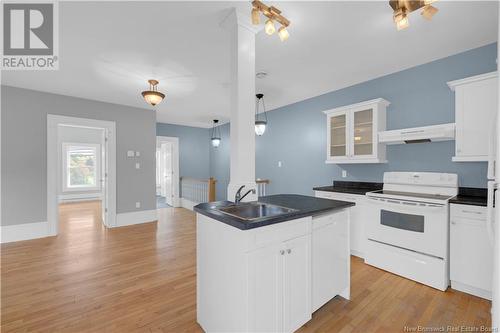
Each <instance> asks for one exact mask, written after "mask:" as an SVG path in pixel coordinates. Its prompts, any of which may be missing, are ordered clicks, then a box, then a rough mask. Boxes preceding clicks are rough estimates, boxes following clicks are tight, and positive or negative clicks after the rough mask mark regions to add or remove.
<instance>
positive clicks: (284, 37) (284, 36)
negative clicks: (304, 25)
mask: <svg viewBox="0 0 500 333" xmlns="http://www.w3.org/2000/svg"><path fill="white" fill-rule="evenodd" d="M278 35H279V36H280V40H281V41H282V42H284V41H286V40H287V39H288V37H290V34H289V33H288V30H287V29H286V27H285V26H282V27H281V28H279V29H278Z"/></svg>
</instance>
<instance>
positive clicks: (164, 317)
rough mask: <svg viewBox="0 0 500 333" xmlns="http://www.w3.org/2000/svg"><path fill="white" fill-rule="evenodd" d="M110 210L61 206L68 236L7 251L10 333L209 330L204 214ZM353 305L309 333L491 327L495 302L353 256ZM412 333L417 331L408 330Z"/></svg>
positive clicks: (343, 305) (338, 305) (319, 320)
mask: <svg viewBox="0 0 500 333" xmlns="http://www.w3.org/2000/svg"><path fill="white" fill-rule="evenodd" d="M99 212H100V203H99V202H86V203H77V204H65V205H61V207H60V216H61V226H60V235H59V236H57V237H50V238H44V239H38V240H31V241H23V242H17V243H10V244H2V246H1V260H2V262H1V292H2V295H1V331H2V332H33V331H36V332H186V331H189V332H200V331H202V330H201V328H200V327H199V326H198V324H197V323H196V303H195V302H196V251H195V243H196V242H195V239H196V233H195V215H194V214H193V213H192V212H190V211H188V210H185V209H182V208H165V209H160V210H159V222H158V223H147V224H140V225H134V226H129V227H122V228H116V229H105V228H104V227H103V226H102V225H101V223H100V217H99ZM351 281H352V286H351V300H350V301H346V300H344V299H342V298H340V297H336V298H335V299H333V300H332V301H330V302H329V303H327V304H326V305H325V306H323V307H322V308H321V309H319V310H318V311H317V312H316V313H314V315H313V319H312V320H311V321H310V322H309V323H308V324H306V325H305V326H304V327H302V328H301V329H300V332H404V331H405V330H404V327H405V326H408V327H416V326H419V325H420V326H433V327H440V326H445V327H446V326H448V325H452V326H458V325H466V326H477V327H479V326H481V325H485V326H487V325H490V314H489V307H490V302H488V301H485V300H483V299H481V298H477V297H474V296H469V295H467V294H464V293H461V292H457V291H453V290H449V291H447V292H445V293H442V292H440V291H437V290H434V289H432V288H429V287H426V286H423V285H421V284H418V283H416V282H413V281H410V280H406V279H403V278H401V277H398V276H396V275H393V274H390V273H387V272H384V271H382V270H379V269H376V268H373V267H371V266H368V265H365V264H364V263H363V261H362V260H361V259H359V258H356V257H353V258H352V280H351ZM408 331H409V330H407V332H408Z"/></svg>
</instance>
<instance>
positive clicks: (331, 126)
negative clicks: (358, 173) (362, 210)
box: [324, 98, 390, 164]
mask: <svg viewBox="0 0 500 333" xmlns="http://www.w3.org/2000/svg"><path fill="white" fill-rule="evenodd" d="M389 104H390V103H389V102H388V101H386V100H385V99H382V98H377V99H374V100H370V101H366V102H361V103H357V104H352V105H348V106H343V107H340V108H335V109H332V110H328V111H324V113H325V114H326V115H327V118H326V119H327V142H326V147H327V148H326V163H337V164H340V163H386V162H387V161H386V159H385V145H383V144H380V143H379V142H378V132H380V131H385V121H386V115H385V114H386V108H387V106H388V105H389Z"/></svg>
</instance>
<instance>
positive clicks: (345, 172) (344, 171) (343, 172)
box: [342, 170, 347, 178]
mask: <svg viewBox="0 0 500 333" xmlns="http://www.w3.org/2000/svg"><path fill="white" fill-rule="evenodd" d="M345 177H347V171H346V170H342V178H345Z"/></svg>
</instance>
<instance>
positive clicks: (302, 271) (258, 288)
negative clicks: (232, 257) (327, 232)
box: [248, 235, 311, 332]
mask: <svg viewBox="0 0 500 333" xmlns="http://www.w3.org/2000/svg"><path fill="white" fill-rule="evenodd" d="M310 272H311V236H310V235H305V236H301V237H298V238H294V239H291V240H288V241H285V242H281V243H278V244H274V245H271V246H267V247H264V248H261V249H258V250H255V251H252V252H250V253H249V254H248V275H249V310H250V318H249V319H250V320H249V322H250V325H249V330H250V331H251V332H293V331H295V330H297V329H298V328H299V327H301V326H302V325H303V324H304V323H306V322H307V321H309V320H310V319H311V274H310Z"/></svg>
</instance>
